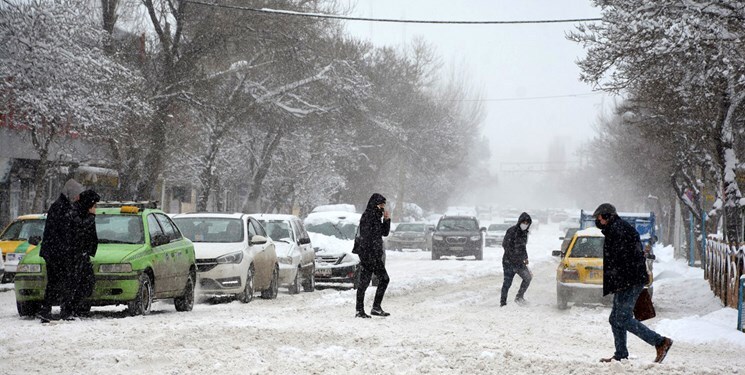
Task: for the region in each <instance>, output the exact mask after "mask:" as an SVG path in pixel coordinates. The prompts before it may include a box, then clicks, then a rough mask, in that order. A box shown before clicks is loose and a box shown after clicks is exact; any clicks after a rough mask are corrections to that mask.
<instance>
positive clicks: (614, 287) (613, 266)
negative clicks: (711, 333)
mask: <svg viewBox="0 0 745 375" xmlns="http://www.w3.org/2000/svg"><path fill="white" fill-rule="evenodd" d="M593 216H594V217H595V226H597V227H598V228H600V229H601V230H602V232H603V235H605V242H604V244H603V295H604V296H605V295H608V294H611V293H612V294H613V308H612V309H611V313H610V317H609V318H608V321H609V322H610V326H611V330H612V331H613V340H614V342H615V347H616V351H615V353H614V354H613V356H612V357H610V358H603V359H601V360H600V361H601V362H611V361H620V360H622V359H626V358H628V357H629V352H628V350H627V348H626V332H631V333H633V334H635V335H637V336H638V337H639V338H640V339H642V340H644V341H645V342H647V343H648V344H650V345H654V346H655V348H656V349H657V357H656V358H655V360H654V361H655V362H657V363H660V362H662V360H663V359H665V356H666V355H667V352H668V350H670V346H671V345H672V344H673V341H672V340H670V339H669V338H667V337H662V336H660V335H659V334H658V333H656V332H654V331H652V330H651V329H649V328H647V326H645V325H644V324H642V323H641V322H639V321H638V320H636V319H635V318H634V305H635V304H636V300H637V298H638V297H639V294H640V293H641V291H642V289H644V285H645V284H647V283H648V282H649V275H648V274H647V267H646V260H645V257H644V251H643V250H642V244H641V241H640V239H639V233H638V232H637V231H636V229H635V228H634V227H633V226H632V225H631V224H629V223H627V222H626V221H624V220H623V219H621V218H619V217H618V213H617V212H616V208H615V207H613V205H612V204H610V203H603V204H601V205H600V206H598V208H597V209H596V210H595V212H594V213H593Z"/></svg>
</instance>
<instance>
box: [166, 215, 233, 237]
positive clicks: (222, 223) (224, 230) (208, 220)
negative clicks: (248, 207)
mask: <svg viewBox="0 0 745 375" xmlns="http://www.w3.org/2000/svg"><path fill="white" fill-rule="evenodd" d="M173 222H174V223H176V226H177V227H178V230H179V231H180V232H181V233H182V234H183V235H184V237H186V238H188V239H190V240H191V241H192V242H211V243H215V242H220V243H222V242H230V243H233V242H243V237H244V230H243V220H241V219H233V218H225V217H177V218H174V219H173Z"/></svg>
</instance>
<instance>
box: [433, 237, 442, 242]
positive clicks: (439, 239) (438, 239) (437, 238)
mask: <svg viewBox="0 0 745 375" xmlns="http://www.w3.org/2000/svg"><path fill="white" fill-rule="evenodd" d="M432 239H433V240H435V241H442V236H432Z"/></svg>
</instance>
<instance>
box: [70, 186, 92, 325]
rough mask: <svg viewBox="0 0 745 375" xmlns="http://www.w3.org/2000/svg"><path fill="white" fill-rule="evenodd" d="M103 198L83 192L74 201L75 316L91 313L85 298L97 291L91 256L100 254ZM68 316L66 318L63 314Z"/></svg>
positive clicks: (73, 283)
mask: <svg viewBox="0 0 745 375" xmlns="http://www.w3.org/2000/svg"><path fill="white" fill-rule="evenodd" d="M100 200H101V197H100V196H99V195H98V193H96V192H95V191H93V190H86V191H84V192H82V193H80V199H79V200H78V201H77V202H75V203H73V220H72V230H73V241H72V248H71V254H70V263H71V266H70V268H69V271H70V273H71V274H70V278H69V279H70V287H71V288H72V289H73V290H74V291H73V292H71V294H72V301H71V305H72V311H71V313H72V315H73V316H80V315H83V314H85V313H87V310H89V308H88V307H85V306H83V300H84V299H85V298H87V297H89V296H90V295H91V294H92V293H93V287H94V286H95V282H96V279H95V276H94V274H93V264H92V263H91V257H94V256H96V250H97V249H98V234H97V233H96V203H98V202H99V201H100ZM63 318H64V317H63Z"/></svg>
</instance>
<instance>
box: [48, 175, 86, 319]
mask: <svg viewBox="0 0 745 375" xmlns="http://www.w3.org/2000/svg"><path fill="white" fill-rule="evenodd" d="M84 190H85V188H83V185H81V184H80V183H79V182H77V181H75V180H74V179H69V180H67V182H65V185H64V187H63V188H62V193H61V194H60V195H59V197H58V198H57V200H56V201H54V203H52V205H51V206H50V207H49V211H47V219H46V223H45V225H44V234H43V235H42V239H41V249H40V250H39V256H41V257H42V258H44V261H45V263H46V271H47V285H46V289H45V291H44V302H43V303H42V305H41V308H40V310H39V313H38V314H37V317H38V318H39V319H40V320H41V321H42V323H46V322H49V320H50V319H52V306H53V305H55V304H56V303H57V302H60V308H61V310H62V313H61V316H63V317H65V318H67V317H69V316H71V313H72V306H71V305H70V303H71V301H72V296H71V295H70V293H69V291H70V290H69V288H68V287H67V285H68V284H69V283H68V280H67V276H68V275H69V273H68V269H67V268H68V267H69V255H70V251H71V250H70V249H71V245H72V241H73V239H72V233H73V232H72V215H73V207H72V203H73V202H76V201H77V200H78V199H79V198H80V193H82V192H83V191H84Z"/></svg>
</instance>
